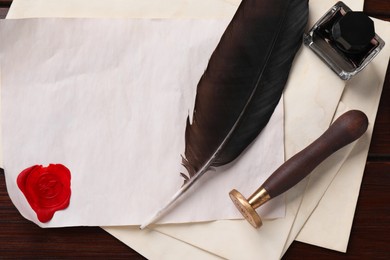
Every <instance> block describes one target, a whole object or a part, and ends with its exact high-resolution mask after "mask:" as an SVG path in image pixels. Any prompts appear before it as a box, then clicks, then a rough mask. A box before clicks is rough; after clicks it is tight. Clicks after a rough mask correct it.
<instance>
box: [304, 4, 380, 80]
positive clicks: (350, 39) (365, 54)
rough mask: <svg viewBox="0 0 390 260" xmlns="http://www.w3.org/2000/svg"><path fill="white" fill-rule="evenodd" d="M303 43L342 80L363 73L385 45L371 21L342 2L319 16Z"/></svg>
mask: <svg viewBox="0 0 390 260" xmlns="http://www.w3.org/2000/svg"><path fill="white" fill-rule="evenodd" d="M303 42H304V44H305V45H306V46H308V47H309V48H310V49H311V50H313V51H314V53H315V54H317V56H318V57H320V58H321V59H322V60H323V61H324V62H325V63H326V64H327V65H328V66H329V67H330V68H331V69H332V70H333V71H334V72H336V73H337V75H338V76H339V77H340V78H342V79H344V80H347V79H350V78H351V77H352V76H354V75H356V74H357V73H358V72H360V71H361V70H363V69H364V68H365V67H366V66H367V65H368V64H369V63H370V62H371V61H372V60H373V59H374V57H375V56H376V55H378V53H379V52H380V51H381V50H382V48H383V46H384V45H385V42H384V41H383V40H382V39H381V38H380V37H379V36H378V35H377V34H376V33H375V26H374V22H373V21H372V20H371V18H370V17H368V16H367V15H366V14H365V13H363V12H355V11H352V10H351V9H350V8H349V7H348V6H347V5H345V4H344V3H343V2H338V3H337V4H335V5H334V6H333V7H332V8H331V9H330V10H329V11H328V12H327V13H326V14H325V15H324V16H323V17H321V19H320V20H319V21H318V22H317V23H316V24H314V26H313V27H312V28H311V30H310V31H309V32H308V33H307V34H305V35H304V38H303Z"/></svg>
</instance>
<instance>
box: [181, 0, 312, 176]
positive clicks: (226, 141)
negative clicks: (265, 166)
mask: <svg viewBox="0 0 390 260" xmlns="http://www.w3.org/2000/svg"><path fill="white" fill-rule="evenodd" d="M307 16H308V1H307V0H243V1H242V3H241V4H240V6H239V8H238V10H237V12H236V14H235V15H234V17H233V19H232V21H231V22H230V24H229V26H228V27H227V29H226V31H225V32H224V34H223V36H222V38H221V40H220V42H219V44H218V46H217V48H216V49H215V51H214V52H213V54H212V56H211V58H210V61H209V64H208V66H207V69H206V71H205V72H204V74H203V76H202V78H201V79H200V81H199V83H198V87H197V95H196V100H195V108H194V114H193V122H192V124H190V122H189V120H187V127H186V132H185V142H186V146H185V153H184V158H183V165H184V166H185V167H186V169H187V171H188V174H189V176H190V178H191V177H193V176H194V175H195V174H196V173H198V172H199V171H207V170H208V169H209V168H210V167H212V166H220V165H224V164H226V163H229V162H231V161H232V160H234V159H235V158H236V157H237V156H238V155H239V154H240V153H241V152H242V151H243V150H244V149H245V148H246V147H247V146H248V145H249V144H250V143H251V142H252V141H253V140H254V139H255V137H256V136H257V135H258V134H259V133H260V132H261V130H262V129H263V128H264V126H265V125H266V124H267V123H268V121H269V119H270V117H271V115H272V113H273V111H274V109H275V107H276V105H277V103H278V101H279V99H280V97H281V94H282V92H283V89H284V86H285V84H286V81H287V78H288V74H289V71H290V68H291V64H292V61H293V59H294V56H295V54H296V52H297V51H298V49H299V48H300V46H301V42H302V34H303V31H304V28H305V25H306V22H307ZM259 156H261V155H259Z"/></svg>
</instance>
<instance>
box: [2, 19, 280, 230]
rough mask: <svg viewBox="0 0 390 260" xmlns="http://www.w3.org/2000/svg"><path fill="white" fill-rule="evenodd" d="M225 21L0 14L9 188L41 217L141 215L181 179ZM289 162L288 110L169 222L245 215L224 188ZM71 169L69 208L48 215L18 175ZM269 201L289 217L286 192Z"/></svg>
mask: <svg viewBox="0 0 390 260" xmlns="http://www.w3.org/2000/svg"><path fill="white" fill-rule="evenodd" d="M227 22H228V21H226V20H224V21H216V20H203V21H195V20H188V19H187V20H142V19H138V20H122V19H117V20H109V19H106V20H97V19H85V20H82V19H29V20H4V21H1V23H0V35H1V71H2V113H3V114H2V126H3V128H2V130H3V160H4V169H5V174H6V179H7V188H8V192H9V194H10V196H11V198H12V201H13V202H14V203H15V205H16V206H17V208H18V209H19V211H20V212H21V213H22V214H23V215H24V216H25V217H26V218H28V219H30V220H32V221H34V222H36V223H37V224H39V225H41V226H49V227H55V226H74V225H90V226H97V225H105V226H107V225H135V224H140V223H141V222H143V221H145V219H146V218H147V217H148V216H149V215H151V214H152V213H154V211H156V210H157V209H158V208H159V207H160V206H161V205H162V204H163V203H165V202H166V201H168V200H169V198H170V197H171V196H172V195H173V194H174V193H175V191H176V190H178V189H179V188H180V186H181V185H182V183H183V178H182V177H181V176H180V175H179V173H180V172H181V171H183V170H184V169H183V168H182V166H181V154H182V153H183V151H184V129H185V122H186V118H187V116H188V114H189V113H191V110H192V108H193V100H194V96H195V89H196V85H197V82H198V80H199V79H200V77H201V75H202V73H203V71H204V69H205V67H206V65H207V62H208V59H209V57H210V56H211V53H212V51H213V50H214V48H215V46H216V44H217V42H218V41H219V38H220V36H221V34H222V32H223V31H224V29H225V27H226V24H227ZM282 162H283V108H282V106H280V107H279V108H278V109H277V113H276V114H275V116H274V117H273V119H272V120H271V121H270V123H269V124H268V125H267V130H266V131H264V132H263V133H262V134H261V136H259V138H258V139H257V140H256V142H255V143H254V144H253V145H251V146H250V147H249V149H247V150H246V151H245V153H244V154H243V155H242V156H241V157H240V158H239V160H237V161H235V162H234V163H232V164H229V165H227V166H226V167H222V168H221V169H219V170H217V172H211V173H210V174H208V176H206V177H205V178H204V179H202V180H201V181H200V183H199V185H198V187H197V188H196V190H195V191H194V192H193V193H194V194H192V195H191V196H188V198H187V199H186V200H185V201H184V202H183V203H182V204H181V205H180V206H178V207H176V208H175V210H174V211H173V212H172V214H170V215H169V216H167V217H166V218H165V219H164V220H163V222H194V221H195V222H199V221H209V220H215V219H230V218H241V216H240V215H239V213H238V212H237V210H236V209H235V207H234V205H232V203H231V201H230V199H229V197H228V196H226V194H227V193H228V192H229V191H230V190H231V189H232V188H234V187H236V188H238V189H256V188H257V187H256V186H257V183H260V182H262V181H264V180H265V178H266V177H267V176H268V175H270V174H271V173H272V171H273V170H274V169H276V167H278V165H280V164H281V163H282ZM50 163H61V164H64V165H65V166H67V167H68V168H69V169H70V171H71V173H72V197H71V203H70V206H69V207H68V208H67V209H65V210H62V211H58V212H57V213H56V214H55V216H54V218H53V219H52V220H51V221H50V222H48V223H46V224H41V223H39V222H38V221H37V219H36V216H35V212H33V211H32V209H31V208H30V206H29V205H28V203H27V201H26V199H25V198H24V195H23V194H22V193H21V191H20V190H19V189H18V187H17V185H16V178H17V176H18V174H19V173H20V172H21V171H22V170H24V169H25V168H28V167H30V166H32V165H36V164H42V165H48V164H50ZM272 204H273V205H269V206H268V210H267V209H265V211H266V212H267V213H266V214H268V217H271V218H276V217H281V216H284V200H283V197H281V198H279V199H278V200H275V202H273V203H272Z"/></svg>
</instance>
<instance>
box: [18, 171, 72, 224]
mask: <svg viewBox="0 0 390 260" xmlns="http://www.w3.org/2000/svg"><path fill="white" fill-rule="evenodd" d="M70 179H71V174H70V171H69V169H68V168H66V167H65V166H64V165H62V164H50V165H49V166H48V167H43V166H42V165H34V166H32V167H29V168H27V169H25V170H23V171H22V172H21V173H20V174H19V176H18V178H17V184H18V187H19V189H20V190H21V191H22V192H23V194H24V196H25V197H26V199H27V201H28V203H29V204H30V206H31V208H32V209H33V210H34V211H35V213H36V214H37V217H38V220H39V221H40V222H43V223H45V222H48V221H50V220H51V219H52V218H53V215H54V213H55V212H56V211H57V210H62V209H65V208H67V207H68V206H69V201H70V195H71V188H70Z"/></svg>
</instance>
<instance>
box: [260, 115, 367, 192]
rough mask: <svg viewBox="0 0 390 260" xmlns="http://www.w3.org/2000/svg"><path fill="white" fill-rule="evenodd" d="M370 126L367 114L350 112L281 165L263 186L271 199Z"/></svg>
mask: <svg viewBox="0 0 390 260" xmlns="http://www.w3.org/2000/svg"><path fill="white" fill-rule="evenodd" d="M303 127H304V126H303ZM367 127H368V119H367V116H366V115H365V114H364V113H363V112H361V111H358V110H350V111H348V112H346V113H344V114H343V115H341V116H340V117H339V118H338V119H337V120H336V121H335V122H334V123H333V124H332V125H331V126H330V127H329V129H328V130H326V131H325V132H324V133H323V134H322V135H321V136H320V137H319V138H318V139H317V140H315V141H314V142H313V143H311V144H310V145H309V146H307V147H306V148H305V149H303V150H302V151H300V152H299V153H297V154H296V155H294V156H293V157H291V158H290V159H289V160H287V161H286V162H285V163H284V164H283V165H281V166H280V167H279V168H278V169H277V170H276V171H275V172H274V173H273V174H272V175H271V176H270V177H269V178H268V179H267V180H266V181H265V182H264V183H263V185H262V187H263V188H264V189H265V190H266V191H267V192H268V194H269V195H270V197H271V198H274V197H276V196H278V195H280V194H281V193H283V192H285V191H287V190H288V189H290V188H291V187H293V186H294V185H295V184H297V183H298V182H299V181H301V180H302V179H303V178H305V177H306V176H307V175H308V174H309V173H311V172H312V171H313V170H314V168H316V167H317V166H318V165H319V164H320V163H321V162H322V161H324V160H325V159H326V158H327V157H329V156H330V155H331V154H333V153H334V152H336V151H337V150H339V149H340V148H342V147H344V146H346V145H347V144H350V143H352V142H353V141H355V140H356V139H358V138H359V137H360V136H362V135H363V133H364V132H365V131H366V130H367Z"/></svg>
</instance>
